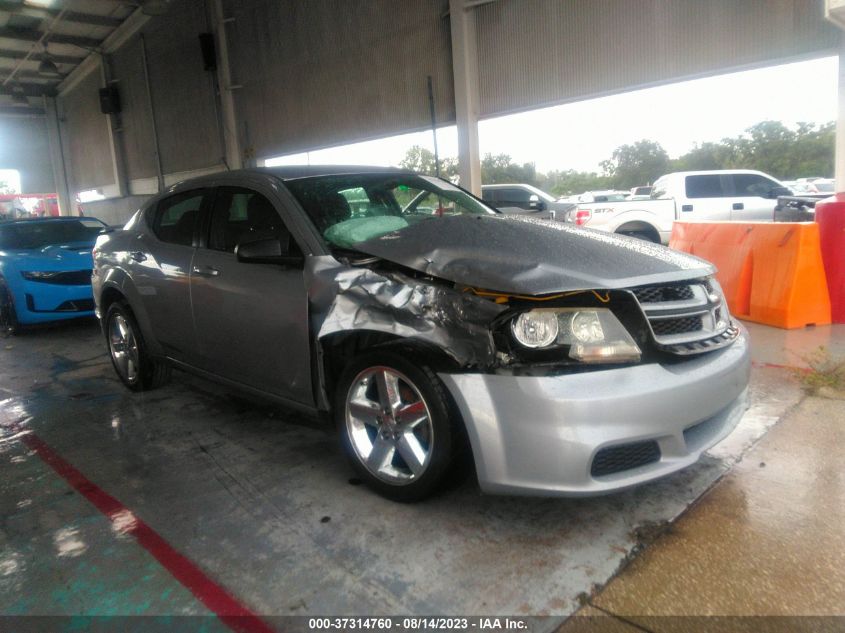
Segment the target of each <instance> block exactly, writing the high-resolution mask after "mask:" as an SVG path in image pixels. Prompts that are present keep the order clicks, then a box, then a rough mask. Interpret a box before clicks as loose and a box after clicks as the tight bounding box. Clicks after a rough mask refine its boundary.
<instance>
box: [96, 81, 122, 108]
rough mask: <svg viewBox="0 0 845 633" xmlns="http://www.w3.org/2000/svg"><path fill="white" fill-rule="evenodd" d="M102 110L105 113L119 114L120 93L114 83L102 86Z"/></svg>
mask: <svg viewBox="0 0 845 633" xmlns="http://www.w3.org/2000/svg"><path fill="white" fill-rule="evenodd" d="M100 112H102V113H103V114H118V113H119V112H120V93H119V92H118V91H117V86H115V85H114V84H111V85H110V86H107V87H105V88H100Z"/></svg>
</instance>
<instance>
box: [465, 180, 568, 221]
mask: <svg viewBox="0 0 845 633" xmlns="http://www.w3.org/2000/svg"><path fill="white" fill-rule="evenodd" d="M481 197H482V199H483V200H484V202H486V203H487V204H489V205H490V206H492V207H494V208H496V209H498V210H499V211H501V212H502V213H508V214H515V215H525V214H532V215H534V214H536V215H535V217H538V218H544V219H558V220H563V219H564V217H565V214H566V212H567V211H569V210H570V209H572V208H573V206H574V205H573V204H572V203H571V202H560V201H558V200H555V198H554V196H551V195H549V194H548V193H546V192H545V191H543V190H542V189H538V188H537V187H534V186H532V185H525V184H501V185H482V186H481Z"/></svg>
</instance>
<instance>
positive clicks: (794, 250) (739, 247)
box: [669, 222, 830, 329]
mask: <svg viewBox="0 0 845 633" xmlns="http://www.w3.org/2000/svg"><path fill="white" fill-rule="evenodd" d="M669 246H670V247H672V248H674V249H677V250H679V251H684V252H686V253H690V254H691V255H695V256H697V257H701V258H702V259H706V260H708V261H710V262H713V264H715V265H716V268H718V272H717V273H716V279H718V281H719V283H720V284H721V285H722V289H723V290H724V291H725V297H726V298H727V301H728V307H729V308H730V310H731V313H732V314H733V315H734V316H736V317H738V318H740V319H746V320H748V321H755V322H757V323H765V324H766V325H774V326H776V327H781V328H788V329H791V328H799V327H804V326H806V325H827V324H829V323H830V297H829V295H828V291H827V281H826V279H825V272H824V265H823V263H822V256H821V250H820V245H819V227H818V225H817V224H815V223H812V222H795V223H788V222H783V223H771V222H748V223H746V222H675V224H674V226H673V227H672V237H671V239H670V241H669Z"/></svg>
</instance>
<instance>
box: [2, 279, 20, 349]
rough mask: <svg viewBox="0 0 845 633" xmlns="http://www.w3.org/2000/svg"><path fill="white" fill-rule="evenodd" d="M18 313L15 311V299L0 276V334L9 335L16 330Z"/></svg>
mask: <svg viewBox="0 0 845 633" xmlns="http://www.w3.org/2000/svg"><path fill="white" fill-rule="evenodd" d="M18 326H19V324H18V313H17V312H16V311H15V301H14V299H13V298H12V293H11V291H10V290H9V288H8V287H7V286H6V283H5V281H4V280H3V279H2V278H0V334H2V335H3V336H9V335H10V334H14V333H15V332H17V331H18Z"/></svg>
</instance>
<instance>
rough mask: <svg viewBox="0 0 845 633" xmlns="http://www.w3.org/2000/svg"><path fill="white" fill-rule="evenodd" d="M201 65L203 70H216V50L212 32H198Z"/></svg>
mask: <svg viewBox="0 0 845 633" xmlns="http://www.w3.org/2000/svg"><path fill="white" fill-rule="evenodd" d="M200 50H201V51H202V65H203V68H204V69H205V70H217V51H216V50H215V48H214V34H213V33H200Z"/></svg>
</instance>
